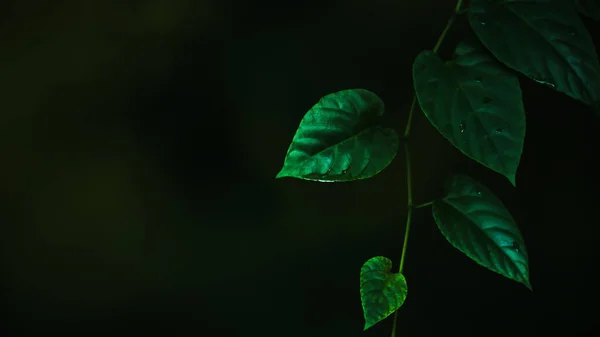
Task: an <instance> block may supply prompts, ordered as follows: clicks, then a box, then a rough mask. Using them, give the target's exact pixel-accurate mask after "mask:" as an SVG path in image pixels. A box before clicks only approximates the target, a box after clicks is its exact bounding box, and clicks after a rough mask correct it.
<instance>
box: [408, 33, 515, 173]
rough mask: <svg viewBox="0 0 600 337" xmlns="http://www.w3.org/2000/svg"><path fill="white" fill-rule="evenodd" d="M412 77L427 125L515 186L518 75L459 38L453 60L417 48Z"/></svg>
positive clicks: (476, 45) (479, 47) (477, 45)
mask: <svg viewBox="0 0 600 337" xmlns="http://www.w3.org/2000/svg"><path fill="white" fill-rule="evenodd" d="M413 81H414V86H415V91H416V94H417V98H418V100H419V105H420V106H421V109H422V110H423V112H424V113H425V115H426V116H427V118H428V119H429V121H430V122H431V124H433V126H435V127H436V128H437V129H438V131H439V132H440V133H441V134H442V135H443V136H444V137H446V139H448V140H449V141H450V143H452V145H454V146H455V147H456V148H458V149H459V150H460V151H462V152H463V153H464V154H465V155H467V156H468V157H470V158H472V159H474V160H476V161H477V162H479V163H481V164H483V165H485V166H486V167H488V168H490V169H492V170H494V171H496V172H498V173H500V174H502V175H504V176H506V177H507V178H508V180H509V181H510V182H511V183H512V184H513V185H515V175H516V172H517V168H518V166H519V161H520V159H521V153H522V152H523V142H524V140H525V110H524V108H523V101H522V97H521V88H520V86H519V81H518V79H517V78H516V76H515V75H514V74H513V73H511V72H510V71H509V70H508V69H506V67H504V66H503V65H502V64H500V63H499V62H498V61H496V60H495V59H494V58H493V57H492V56H491V55H489V53H488V52H487V51H486V50H485V49H484V48H483V46H481V45H480V44H474V43H473V44H467V43H464V42H463V43H459V44H458V46H457V47H456V50H455V52H454V60H453V61H452V62H446V63H444V62H442V60H441V59H440V58H439V57H438V56H437V55H435V54H434V53H433V52H432V51H423V52H421V53H420V54H419V55H418V56H417V58H416V59H415V62H414V64H413Z"/></svg>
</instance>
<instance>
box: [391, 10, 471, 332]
mask: <svg viewBox="0 0 600 337" xmlns="http://www.w3.org/2000/svg"><path fill="white" fill-rule="evenodd" d="M462 3H463V0H458V1H457V2H456V6H455V7H454V13H453V14H452V16H451V17H450V19H449V20H448V23H446V27H444V30H443V31H442V34H440V37H439V38H438V40H437V43H436V44H435V47H433V53H434V54H436V53H437V52H438V50H439V49H440V46H441V45H442V42H443V41H444V38H445V37H446V34H447V33H448V31H449V30H450V27H451V26H452V24H453V23H454V19H455V18H456V16H457V15H459V14H460V12H461V10H460V7H461V6H462ZM416 103H417V96H416V95H413V99H412V103H411V104H410V110H409V111H408V120H407V122H406V128H405V129H404V157H405V158H406V190H407V205H406V208H407V214H406V227H405V229H404V241H403V242H402V255H400V267H399V268H398V273H402V271H403V269H404V258H405V257H406V246H407V244H408V233H409V232H410V222H411V219H412V212H413V209H414V208H415V207H414V206H413V203H412V175H411V169H410V168H411V166H410V151H409V148H408V139H409V138H408V137H409V136H410V127H411V124H412V117H413V111H414V109H415V105H416ZM432 203H433V202H428V203H425V204H422V205H418V206H417V207H416V208H421V207H425V206H429V205H431V204H432ZM397 321H398V310H396V311H395V312H394V323H393V325H392V337H396V322H397Z"/></svg>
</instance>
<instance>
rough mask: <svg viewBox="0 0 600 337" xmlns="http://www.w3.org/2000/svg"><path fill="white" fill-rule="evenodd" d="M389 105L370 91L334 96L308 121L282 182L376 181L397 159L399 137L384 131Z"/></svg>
mask: <svg viewBox="0 0 600 337" xmlns="http://www.w3.org/2000/svg"><path fill="white" fill-rule="evenodd" d="M383 112H384V105H383V102H382V101H381V99H380V98H379V97H378V96H377V95H375V94H374V93H372V92H370V91H368V90H364V89H351V90H343V91H339V92H336V93H333V94H329V95H327V96H325V97H323V98H321V100H319V102H318V103H317V104H315V105H314V106H313V107H312V108H311V109H310V110H309V111H308V112H307V113H306V115H305V116H304V118H303V119H302V121H301V122H300V126H299V127H298V130H297V131H296V135H295V136H294V138H293V140H292V144H291V145H290V147H289V149H288V152H287V155H286V158H285V161H284V164H283V168H282V169H281V171H280V172H279V173H278V174H277V177H276V178H283V177H293V178H299V179H305V180H313V181H321V182H343V181H352V180H357V179H366V178H370V177H372V176H374V175H376V174H377V173H379V172H380V171H381V170H383V169H384V168H385V167H387V166H388V165H389V164H390V163H391V161H392V160H393V159H394V157H395V156H396V153H397V152H398V147H399V139H398V135H397V133H396V131H394V130H393V129H389V128H382V127H381V126H379V125H378V122H379V120H380V117H381V116H382V115H383Z"/></svg>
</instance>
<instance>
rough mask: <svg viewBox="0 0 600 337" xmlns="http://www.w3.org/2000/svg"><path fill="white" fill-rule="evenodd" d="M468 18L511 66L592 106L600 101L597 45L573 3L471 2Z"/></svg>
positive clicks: (528, 0) (545, 0)
mask: <svg viewBox="0 0 600 337" xmlns="http://www.w3.org/2000/svg"><path fill="white" fill-rule="evenodd" d="M469 22H470V24H471V27H472V28H473V30H474V31H475V33H476V34H477V36H478V37H479V39H480V40H481V42H482V43H483V45H484V46H485V47H486V48H487V49H489V50H490V51H491V53H492V54H493V55H494V56H495V57H496V58H497V59H498V60H500V61H501V62H502V63H504V64H506V65H507V66H509V67H510V68H512V69H514V70H516V71H518V72H520V73H522V74H524V75H526V76H527V77H529V78H531V79H533V80H534V81H537V82H538V83H541V84H544V85H547V86H549V87H551V88H553V89H555V90H557V91H559V92H562V93H565V94H567V95H569V96H571V97H572V98H574V99H576V100H579V101H581V102H584V103H586V104H588V105H591V104H593V103H594V102H595V101H598V100H600V64H599V62H598V56H597V55H596V51H595V47H594V43H593V42H592V39H591V37H590V34H589V32H588V31H587V29H586V28H585V26H584V25H583V22H582V21H581V18H580V17H579V15H577V11H576V10H575V8H574V7H573V6H572V4H571V3H569V2H568V1H564V0H563V1H556V0H501V1H498V0H492V1H490V0H472V1H471V6H470V8H469Z"/></svg>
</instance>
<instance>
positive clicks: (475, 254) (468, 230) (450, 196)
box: [432, 175, 531, 289]
mask: <svg viewBox="0 0 600 337" xmlns="http://www.w3.org/2000/svg"><path fill="white" fill-rule="evenodd" d="M432 212H433V218H434V219H435V223H436V224H437V226H438V228H439V229H440V231H441V232H442V234H443V235H444V236H445V237H446V239H447V240H448V242H450V244H452V246H454V247H455V248H457V249H458V250H460V251H461V252H462V253H464V254H465V255H467V256H468V257H470V258H471V259H472V260H474V261H475V262H477V263H479V264H480V265H482V266H484V267H486V268H488V269H490V270H492V271H495V272H497V273H499V274H501V275H503V276H505V277H507V278H509V279H512V280H515V281H517V282H520V283H522V284H524V285H525V286H527V288H529V289H531V284H530V281H529V262H528V255H527V248H526V247H525V242H524V241H523V236H522V235H521V232H520V231H519V228H518V227H517V225H516V223H515V221H514V219H513V217H512V216H511V214H510V213H509V212H508V210H506V208H505V207H504V205H503V204H502V202H501V201H500V200H499V199H498V198H497V197H496V196H495V195H494V194H493V193H492V192H491V191H490V190H489V189H487V188H486V187H485V186H483V185H481V184H480V183H479V182H477V181H475V180H473V179H472V178H470V177H468V176H465V175H455V176H453V177H451V178H450V179H448V181H447V182H446V192H445V196H444V197H443V198H442V199H440V200H436V201H434V203H433V207H432Z"/></svg>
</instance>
